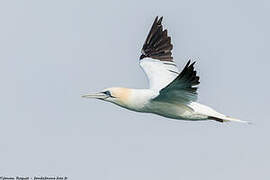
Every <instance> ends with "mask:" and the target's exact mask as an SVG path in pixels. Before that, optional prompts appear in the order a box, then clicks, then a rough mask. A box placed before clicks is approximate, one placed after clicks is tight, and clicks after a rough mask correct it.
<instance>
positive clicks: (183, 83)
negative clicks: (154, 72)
mask: <svg viewBox="0 0 270 180" xmlns="http://www.w3.org/2000/svg"><path fill="white" fill-rule="evenodd" d="M194 64H195V62H193V63H192V64H190V61H188V63H187V64H186V66H185V68H184V69H183V71H182V72H181V73H180V74H179V75H178V76H177V78H175V79H174V80H173V81H172V82H171V83H170V84H169V85H167V86H166V87H165V88H163V89H161V90H160V92H159V95H158V96H157V97H156V98H154V99H153V100H154V101H165V102H175V103H179V102H180V103H189V102H191V101H196V100H197V92H196V91H197V89H198V88H197V87H196V86H197V85H198V84H200V82H199V76H197V75H196V74H197V73H196V71H195V70H194Z"/></svg>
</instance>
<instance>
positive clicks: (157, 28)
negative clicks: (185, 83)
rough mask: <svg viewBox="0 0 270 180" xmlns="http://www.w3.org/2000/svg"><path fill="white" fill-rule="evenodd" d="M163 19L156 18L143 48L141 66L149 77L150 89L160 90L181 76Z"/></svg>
mask: <svg viewBox="0 0 270 180" xmlns="http://www.w3.org/2000/svg"><path fill="white" fill-rule="evenodd" d="M161 21H162V17H161V18H160V19H158V17H156V19H155V21H154V23H153V25H152V27H151V29H150V31H149V34H148V36H147V38H146V40H145V42H144V45H143V48H142V51H141V52H142V55H141V57H140V66H141V67H142V68H143V70H144V72H145V74H146V75H147V77H148V80H149V85H150V89H154V90H160V89H162V88H164V87H165V86H167V85H168V84H169V83H170V82H172V81H173V80H174V79H175V78H176V77H177V76H178V74H179V70H178V68H177V66H176V64H175V63H174V62H173V57H172V52H171V51H172V49H173V45H172V44H171V37H169V36H168V33H167V30H166V29H165V30H163V27H162V24H161Z"/></svg>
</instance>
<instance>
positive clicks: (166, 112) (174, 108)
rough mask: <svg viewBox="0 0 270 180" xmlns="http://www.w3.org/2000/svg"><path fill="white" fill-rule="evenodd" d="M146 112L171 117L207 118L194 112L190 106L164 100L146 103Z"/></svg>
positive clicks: (187, 118) (184, 118)
mask: <svg viewBox="0 0 270 180" xmlns="http://www.w3.org/2000/svg"><path fill="white" fill-rule="evenodd" d="M147 112H150V113H154V114H158V115H160V116H164V117H168V118H172V119H183V120H203V119H206V118H207V117H206V116H203V115H200V114H196V113H195V112H194V111H193V110H192V108H190V107H189V106H187V105H185V104H173V103H166V102H152V103H151V104H148V106H147Z"/></svg>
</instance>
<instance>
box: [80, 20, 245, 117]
mask: <svg viewBox="0 0 270 180" xmlns="http://www.w3.org/2000/svg"><path fill="white" fill-rule="evenodd" d="M162 19H163V17H161V18H158V17H156V18H155V20H154V23H153V25H152V27H151V29H150V32H149V33H148V36H147V38H146V40H145V42H144V44H143V48H142V50H141V53H142V54H141V56H140V58H139V62H140V66H141V67H142V69H143V71H144V72H145V74H146V75H147V77H148V81H149V89H129V88H122V87H112V88H107V89H104V90H102V91H101V92H99V93H95V94H87V95H84V96H82V97H85V98H96V99H100V100H104V101H108V102H111V103H114V104H116V105H119V106H121V107H124V108H126V109H129V110H132V111H137V112H145V113H154V114H158V115H161V116H164V117H167V118H172V119H178V120H191V121H198V120H215V121H218V122H226V121H236V122H246V121H241V120H239V119H235V118H232V117H229V116H226V115H223V114H221V113H219V112H217V111H215V110H213V109H212V108H210V107H208V106H205V105H202V104H199V103H197V102H196V100H197V88H198V85H199V83H200V82H199V76H197V74H196V71H195V70H194V64H195V62H191V61H190V60H189V61H188V62H187V64H186V66H185V67H184V69H183V70H182V71H181V72H180V71H179V70H178V68H177V65H176V64H175V63H174V61H173V57H172V52H171V51H172V49H173V45H172V43H171V37H170V36H168V33H167V29H165V30H163V26H162V24H161V22H162Z"/></svg>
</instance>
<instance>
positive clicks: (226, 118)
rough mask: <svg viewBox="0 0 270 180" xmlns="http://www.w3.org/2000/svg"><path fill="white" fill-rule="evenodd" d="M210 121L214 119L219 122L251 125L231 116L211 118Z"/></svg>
mask: <svg viewBox="0 0 270 180" xmlns="http://www.w3.org/2000/svg"><path fill="white" fill-rule="evenodd" d="M210 119H213V120H215V121H218V122H239V123H246V124H251V123H250V122H248V121H242V120H240V119H236V118H232V117H229V116H224V117H210Z"/></svg>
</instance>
